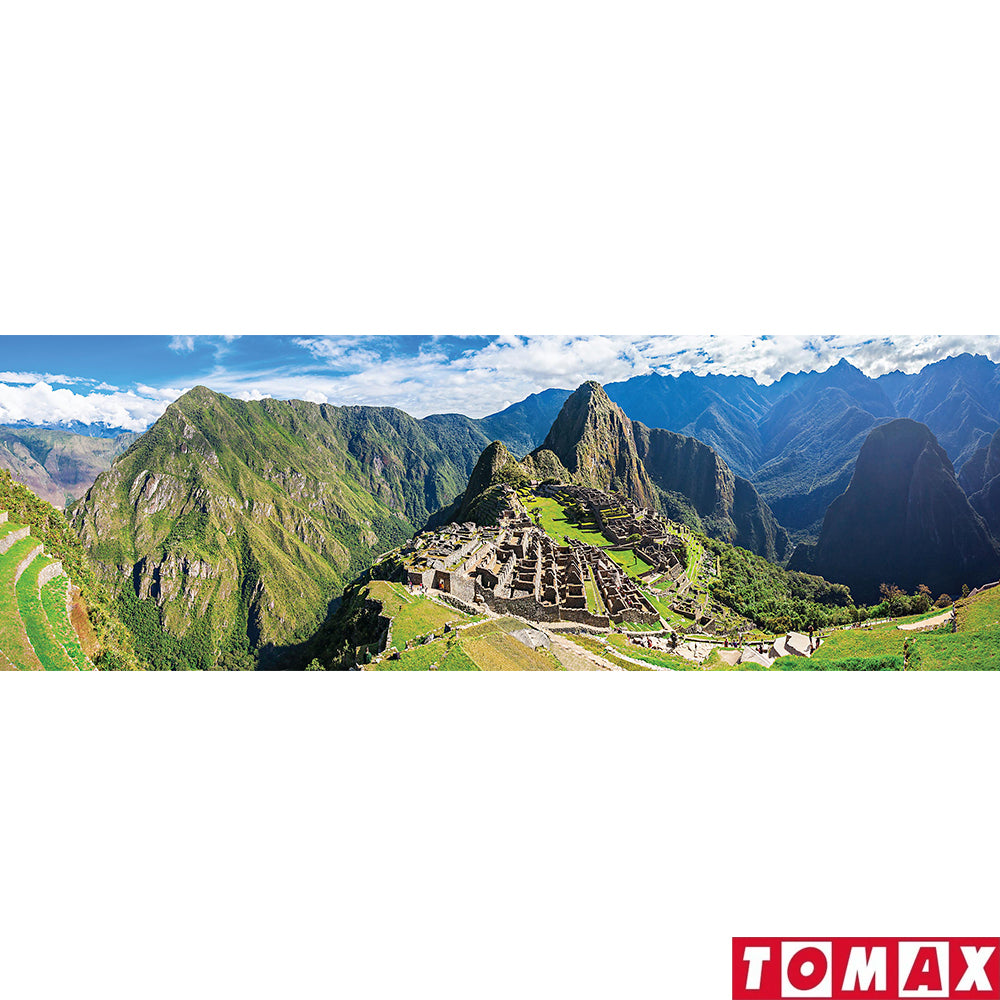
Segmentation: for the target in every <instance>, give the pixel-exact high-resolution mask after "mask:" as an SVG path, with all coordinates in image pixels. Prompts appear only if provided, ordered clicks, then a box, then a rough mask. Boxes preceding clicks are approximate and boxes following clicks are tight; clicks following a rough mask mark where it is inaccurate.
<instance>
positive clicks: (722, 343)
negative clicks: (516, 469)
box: [0, 336, 1000, 430]
mask: <svg viewBox="0 0 1000 1000" xmlns="http://www.w3.org/2000/svg"><path fill="white" fill-rule="evenodd" d="M996 339H997V338H991V337H962V336H924V337H911V338H906V337H895V338H859V337H846V336H845V337H835V336H825V337H819V338H810V337H790V336H782V337H767V336H760V337H751V336H744V337H735V336H715V337H705V338H692V337H682V336H661V337H625V336H583V337H558V336H537V337H516V336H499V337H414V336H403V337H307V338H306V337H290V336H289V337H276V336H245V337H214V336H202V337H196V336H182V337H153V336H136V337H130V336H114V337H83V336H70V337H16V336H7V337H4V338H3V341H2V344H3V365H4V368H5V370H4V371H0V423H4V422H6V423H14V422H17V421H27V422H38V423H41V422H71V421H80V422H83V423H107V424H110V425H112V426H116V427H127V428H129V429H132V430H141V429H143V428H145V427H146V426H148V425H149V424H150V423H151V422H152V421H154V420H155V419H156V418H157V417H158V416H159V415H160V414H161V413H162V412H163V410H164V409H165V408H166V407H167V406H168V405H169V403H170V402H172V401H173V400H174V399H176V398H177V397H178V396H179V395H181V393H183V392H185V391H186V390H187V389H190V388H191V387H193V386H195V385H199V384H201V385H207V386H209V387H211V388H213V389H216V390H218V391H219V392H224V393H227V394H228V395H232V396H235V397H237V398H241V399H260V398H263V397H265V396H274V397H277V398H281V399H292V398H296V399H308V400H311V401H313V402H329V403H334V404H366V405H382V406H398V407H400V408H401V409H403V410H406V411H407V412H408V413H411V414H413V415H414V416H418V417H419V416H425V415H426V414H428V413H440V412H460V413H466V414H468V415H469V416H483V415H485V414H487V413H493V412H496V411H497V410H500V409H503V408H504V407H505V406H508V405H509V404H510V403H512V402H516V401H518V400H520V399H523V398H524V397H525V396H527V395H529V394H531V393H533V392H538V391H540V390H542V389H546V388H550V387H560V388H569V389H572V388H575V387H576V386H577V385H579V384H580V383H581V382H583V381H585V380H587V379H597V380H598V381H601V382H613V381H622V380H624V379H627V378H630V377H632V376H635V375H644V374H647V373H649V372H654V371H655V372H660V373H661V374H665V375H667V374H679V373H680V372H683V371H694V372H695V373H697V374H707V373H710V372H716V373H720V374H741V375H748V376H751V377H753V378H756V379H757V380H758V381H760V382H770V381H773V380H774V379H776V378H780V376H781V375H782V374H784V373H785V372H787V371H801V370H810V369H816V370H823V369H825V368H827V367H829V366H830V365H833V364H836V363H837V362H838V361H840V359H841V358H847V359H848V360H849V361H851V362H852V363H853V364H855V365H857V366H858V367H859V368H861V369H862V370H863V371H866V372H867V373H868V374H870V375H873V376H877V375H880V374H882V373H883V372H886V371H892V370H894V369H897V368H899V369H902V370H904V371H917V370H919V369H920V368H921V367H923V366H924V365H925V364H928V363H930V362H933V361H937V360H939V359H940V358H942V357H947V356H949V355H953V354H959V353H962V352H963V351H974V352H979V353H986V354H992V353H993V352H995V351H996V347H995V344H996ZM996 359H1000V352H997V358H995V360H996Z"/></svg>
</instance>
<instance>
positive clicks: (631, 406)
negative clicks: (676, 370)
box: [605, 372, 770, 475]
mask: <svg viewBox="0 0 1000 1000" xmlns="http://www.w3.org/2000/svg"><path fill="white" fill-rule="evenodd" d="M605 390H606V391H607V394H608V397H609V398H610V399H611V400H612V401H613V402H615V403H617V404H618V405H619V406H620V407H621V408H622V409H623V410H624V411H625V413H627V414H628V416H629V417H631V418H632V419H633V420H638V421H641V422H642V423H644V424H645V425H646V426H647V427H662V428H664V429H666V430H671V431H675V432H676V433H678V434H684V435H686V436H688V437H695V438H697V439H698V440H699V441H703V442H704V443H705V444H707V445H709V446H710V447H712V448H714V449H715V450H716V451H718V452H719V453H720V454H723V455H724V456H725V457H726V462H727V463H728V464H729V466H730V467H731V468H732V469H734V470H735V471H736V472H737V473H739V474H740V475H748V474H749V473H750V472H751V471H752V470H753V469H755V468H756V467H757V465H758V464H759V460H760V436H759V434H758V433H757V423H758V421H759V420H760V419H761V418H762V417H763V416H764V414H766V413H767V411H768V409H769V407H770V402H769V401H768V399H767V396H766V393H765V390H764V389H763V388H762V387H761V386H759V385H758V384H757V383H756V382H755V381H754V380H753V379H751V378H747V377H746V376H743V375H702V376H699V375H694V374H693V373H692V372H683V373H682V374H680V375H676V376H674V375H660V374H657V373H655V372H654V373H652V374H650V375H637V376H636V377H635V378H631V379H629V380H628V381H627V382H613V383H611V384H609V385H607V386H605Z"/></svg>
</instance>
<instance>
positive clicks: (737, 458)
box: [607, 354, 1000, 541]
mask: <svg viewBox="0 0 1000 1000" xmlns="http://www.w3.org/2000/svg"><path fill="white" fill-rule="evenodd" d="M607 391H608V395H609V397H610V398H611V399H612V400H613V401H614V402H616V403H618V404H619V405H620V406H621V407H622V409H623V410H624V411H625V413H626V414H627V415H628V416H629V417H630V418H632V419H633V420H640V421H642V422H643V423H645V424H647V425H648V426H650V427H660V428H663V429H665V430H671V431H674V432H676V433H678V434H684V435H687V436H691V437H695V438H697V439H698V440H699V441H702V442H704V443H705V444H708V445H709V446H711V447H712V448H713V449H715V450H716V451H717V452H718V453H719V454H720V455H721V456H722V457H723V459H725V461H726V463H727V464H728V465H729V466H730V467H731V468H732V469H733V470H734V471H735V472H736V473H737V474H738V475H742V476H744V477H746V478H747V479H749V480H750V481H751V482H753V484H754V486H755V487H756V488H757V490H758V491H759V493H760V494H761V496H762V497H763V498H764V499H765V500H766V501H767V503H768V504H769V505H770V506H771V508H772V510H773V511H774V514H775V516H776V517H777V518H778V520H779V521H781V523H782V524H783V525H784V526H785V527H786V528H788V529H789V531H790V532H792V534H793V535H794V536H795V537H797V538H800V539H802V540H810V541H811V540H815V538H816V537H817V536H818V534H819V530H820V528H821V527H822V520H823V515H824V513H825V512H826V508H827V506H829V504H830V503H831V502H832V500H833V499H835V498H836V497H837V496H839V494H840V493H842V492H843V491H844V489H846V487H847V484H848V482H849V481H850V477H851V474H852V472H853V468H854V462H855V460H856V459H857V455H858V452H859V450H860V447H861V444H862V443H863V441H864V438H865V437H866V436H867V434H868V433H869V432H870V431H871V430H872V429H873V428H874V427H875V426H877V425H878V424H879V423H884V422H886V421H888V420H891V419H894V418H897V417H909V418H910V419H913V420H916V421H918V422H921V423H925V424H927V425H928V426H929V427H930V429H931V430H932V431H933V432H934V433H935V434H936V436H937V437H938V440H939V443H940V444H941V446H942V447H943V448H944V449H945V450H946V451H947V453H948V455H949V457H950V458H951V460H952V461H953V463H954V466H955V468H956V470H961V469H962V467H963V466H964V464H965V462H967V461H968V460H969V459H970V457H971V456H972V455H973V454H974V452H975V451H976V450H977V449H978V448H980V447H982V446H984V445H985V444H987V443H988V440H989V437H990V436H991V435H992V434H993V433H994V432H995V431H996V430H997V429H1000V366H997V365H995V364H994V363H993V362H992V361H990V360H989V359H988V358H985V357H982V356H977V355H970V354H964V355H960V356H958V357H954V358H946V359H945V360H943V361H939V362H936V363H934V364H931V365H927V366H925V367H924V368H923V369H922V370H921V371H920V372H917V373H913V374H905V373H903V372H899V371H895V372H889V373H887V374H885V375H882V376H880V377H879V378H877V379H873V378H870V377H868V376H867V375H865V374H864V372H862V371H861V370H860V369H858V368H856V367H855V366H853V365H851V364H850V363H849V362H848V361H846V360H841V361H840V362H839V363H838V364H836V365H834V366H833V367H831V368H829V369H827V370H826V371H823V372H816V371H811V372H795V373H787V374H785V375H783V376H782V377H781V378H780V379H779V380H777V381H776V382H773V383H771V384H770V385H759V384H758V383H757V382H755V381H754V380H752V379H748V378H745V377H741V376H723V375H712V374H709V375H699V376H696V375H693V374H691V373H684V374H682V375H677V376H674V375H666V376H664V375H659V374H650V375H641V376H636V377H635V378H632V379H629V380H628V381H627V382H619V383H614V384H612V385H609V386H607Z"/></svg>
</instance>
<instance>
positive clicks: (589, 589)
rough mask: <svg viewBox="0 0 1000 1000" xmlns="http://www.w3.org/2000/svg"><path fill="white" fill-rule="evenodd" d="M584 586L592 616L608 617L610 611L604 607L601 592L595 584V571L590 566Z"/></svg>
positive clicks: (588, 608)
mask: <svg viewBox="0 0 1000 1000" xmlns="http://www.w3.org/2000/svg"><path fill="white" fill-rule="evenodd" d="M583 586H584V591H585V592H586V594H587V610H588V611H589V612H590V613H591V614H592V615H606V614H607V613H608V609H607V608H606V607H605V606H604V600H603V598H602V597H601V592H600V591H599V590H598V589H597V584H596V583H595V582H594V569H593V567H592V566H590V565H588V566H587V579H586V581H585V583H584V585H583Z"/></svg>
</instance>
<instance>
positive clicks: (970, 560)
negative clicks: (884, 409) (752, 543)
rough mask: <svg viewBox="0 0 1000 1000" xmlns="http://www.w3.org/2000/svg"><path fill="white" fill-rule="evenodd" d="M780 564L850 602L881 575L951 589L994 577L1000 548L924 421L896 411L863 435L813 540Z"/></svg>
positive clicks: (873, 595)
mask: <svg viewBox="0 0 1000 1000" xmlns="http://www.w3.org/2000/svg"><path fill="white" fill-rule="evenodd" d="M788 568H789V569H791V570H803V571H806V572H810V573H816V574H819V575H820V576H823V577H825V578H826V579H827V580H831V581H835V582H837V583H844V584H846V585H847V586H848V587H850V588H851V592H852V593H853V594H854V598H855V600H858V601H874V600H876V599H877V597H878V593H879V587H880V585H881V584H882V583H889V584H896V585H898V586H900V587H902V588H903V589H904V590H910V591H912V590H914V589H915V588H916V587H917V586H918V585H920V584H922V583H923V584H927V585H928V586H929V587H930V588H931V591H932V592H934V593H941V592H946V593H957V592H958V591H959V590H961V588H962V585H963V584H966V583H967V584H968V585H969V586H970V587H975V586H978V585H979V584H982V583H985V582H987V581H988V580H993V579H996V576H997V574H998V571H1000V547H998V545H997V543H996V541H994V539H993V537H992V536H991V535H990V532H989V530H988V529H987V527H986V524H985V523H984V522H983V519H982V518H981V517H980V516H979V515H978V514H977V513H976V512H975V510H973V508H972V506H971V505H970V503H969V501H968V499H967V498H966V496H965V493H964V492H963V490H962V488H961V486H960V485H959V483H958V480H957V478H956V477H955V471H954V468H953V466H952V464H951V461H950V460H949V458H948V455H947V453H946V452H945V450H944V449H943V448H942V447H941V446H940V445H939V444H938V442H937V440H936V438H935V437H934V435H933V433H931V431H930V429H929V428H928V427H926V426H925V425H923V424H920V423H917V422H916V421H913V420H908V419H897V420H892V421H890V422H889V423H886V424H882V425H880V426H878V427H875V428H874V429H873V430H872V431H871V433H870V434H869V435H868V437H867V438H866V439H865V443H864V444H863V446H862V448H861V452H860V454H859V455H858V461H857V465H856V467H855V470H854V475H853V478H852V479H851V482H850V485H849V486H848V488H847V490H846V492H845V493H844V494H843V495H842V496H840V497H838V498H837V499H836V500H834V502H833V503H832V504H831V505H830V507H829V509H828V510H827V512H826V517H825V518H824V521H823V529H822V531H821V533H820V538H819V542H818V543H817V545H815V546H806V545H800V546H799V547H798V548H797V549H796V550H795V553H794V554H793V556H792V559H791V560H790V562H789V564H788Z"/></svg>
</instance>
